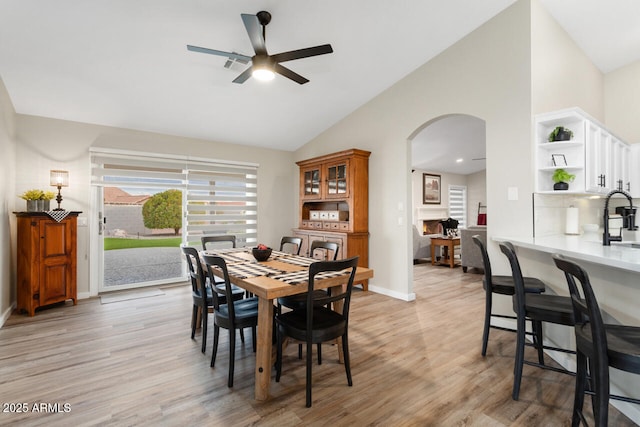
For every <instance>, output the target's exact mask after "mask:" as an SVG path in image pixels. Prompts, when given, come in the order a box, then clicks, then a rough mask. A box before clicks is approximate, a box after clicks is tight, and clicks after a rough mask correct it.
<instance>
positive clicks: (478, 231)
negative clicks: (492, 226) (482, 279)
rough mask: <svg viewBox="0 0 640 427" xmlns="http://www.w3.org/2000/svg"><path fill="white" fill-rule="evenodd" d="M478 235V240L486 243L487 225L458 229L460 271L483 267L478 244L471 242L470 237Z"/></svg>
mask: <svg viewBox="0 0 640 427" xmlns="http://www.w3.org/2000/svg"><path fill="white" fill-rule="evenodd" d="M475 235H479V236H480V240H482V243H484V245H485V246H486V245H487V227H486V226H482V225H477V226H472V227H469V228H465V229H462V230H460V261H461V264H462V271H464V272H465V273H466V272H467V269H468V268H479V269H483V268H484V264H483V262H482V254H481V253H480V249H479V248H478V246H477V245H476V244H475V243H473V239H472V237H473V236H475Z"/></svg>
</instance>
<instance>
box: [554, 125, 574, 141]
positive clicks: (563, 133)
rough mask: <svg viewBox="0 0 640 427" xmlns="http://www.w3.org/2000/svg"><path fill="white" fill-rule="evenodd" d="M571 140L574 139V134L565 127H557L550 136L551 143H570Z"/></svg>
mask: <svg viewBox="0 0 640 427" xmlns="http://www.w3.org/2000/svg"><path fill="white" fill-rule="evenodd" d="M571 138H573V132H572V131H571V130H570V129H567V128H565V127H563V126H556V128H555V129H554V130H552V131H551V133H550V134H549V142H554V141H569V140H570V139H571Z"/></svg>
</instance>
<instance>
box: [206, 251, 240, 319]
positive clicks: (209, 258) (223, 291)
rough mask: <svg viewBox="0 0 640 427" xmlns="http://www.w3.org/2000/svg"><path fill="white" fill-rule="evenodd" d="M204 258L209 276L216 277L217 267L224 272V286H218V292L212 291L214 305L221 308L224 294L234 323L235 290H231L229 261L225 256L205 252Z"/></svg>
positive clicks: (217, 308) (215, 307)
mask: <svg viewBox="0 0 640 427" xmlns="http://www.w3.org/2000/svg"><path fill="white" fill-rule="evenodd" d="M202 260H203V261H204V264H205V266H206V267H207V273H208V274H209V277H215V276H216V274H215V271H214V270H215V269H216V268H217V269H219V270H220V271H221V272H222V278H223V279H224V288H221V287H219V286H217V287H216V292H212V294H213V307H214V309H215V310H219V309H220V306H221V305H223V304H221V303H220V302H221V297H222V296H224V297H225V300H226V303H227V306H228V310H229V319H231V322H232V324H233V323H234V322H235V310H234V305H233V304H234V303H233V292H232V291H231V281H230V279H229V271H228V270H227V263H226V262H225V260H224V258H221V257H219V256H215V255H207V254H205V253H203V254H202ZM218 273H219V272H218Z"/></svg>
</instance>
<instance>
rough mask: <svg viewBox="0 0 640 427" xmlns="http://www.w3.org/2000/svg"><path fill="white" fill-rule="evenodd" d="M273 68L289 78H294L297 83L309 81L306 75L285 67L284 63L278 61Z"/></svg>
mask: <svg viewBox="0 0 640 427" xmlns="http://www.w3.org/2000/svg"><path fill="white" fill-rule="evenodd" d="M273 70H274V71H275V72H276V73H278V74H281V75H283V76H285V77H286V78H288V79H291V80H293V81H294V82H296V83H300V84H301V85H303V84H305V83H307V82H308V81H309V80H308V79H305V78H304V77H302V76H301V75H300V74H298V73H294V72H293V71H291V70H290V69H288V68H286V67H283V66H282V65H280V64H278V63H276V64H274V67H273Z"/></svg>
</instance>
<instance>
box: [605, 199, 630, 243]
mask: <svg viewBox="0 0 640 427" xmlns="http://www.w3.org/2000/svg"><path fill="white" fill-rule="evenodd" d="M616 193H620V194H622V195H623V196H625V197H626V198H627V199H628V200H629V214H628V221H627V222H628V229H629V230H633V229H634V223H635V221H634V214H633V199H632V198H631V195H629V193H627V192H626V191H622V190H613V191H612V192H610V193H609V194H607V198H606V200H605V202H604V233H603V234H602V244H603V245H604V246H611V242H620V241H622V233H620V235H619V236H611V235H609V200H610V199H611V196H613V195H614V194H616Z"/></svg>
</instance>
